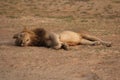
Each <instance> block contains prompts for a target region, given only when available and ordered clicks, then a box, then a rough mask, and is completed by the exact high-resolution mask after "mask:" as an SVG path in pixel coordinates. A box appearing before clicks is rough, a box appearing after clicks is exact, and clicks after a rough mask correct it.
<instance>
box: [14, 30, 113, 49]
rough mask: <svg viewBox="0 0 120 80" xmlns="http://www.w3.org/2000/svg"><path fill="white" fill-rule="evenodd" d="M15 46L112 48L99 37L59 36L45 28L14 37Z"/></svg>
mask: <svg viewBox="0 0 120 80" xmlns="http://www.w3.org/2000/svg"><path fill="white" fill-rule="evenodd" d="M14 38H15V39H16V40H15V44H16V45H18V46H46V47H52V48H55V49H60V48H64V49H68V46H75V45H79V44H84V45H86V44H87V45H98V44H103V45H106V46H111V43H108V42H105V41H103V40H101V39H99V38H97V37H94V36H91V35H88V34H82V33H77V32H73V31H63V32H61V33H59V34H56V33H54V32H49V31H46V30H45V29H43V28H37V29H33V30H28V29H25V30H23V31H22V32H20V33H18V34H16V35H14Z"/></svg>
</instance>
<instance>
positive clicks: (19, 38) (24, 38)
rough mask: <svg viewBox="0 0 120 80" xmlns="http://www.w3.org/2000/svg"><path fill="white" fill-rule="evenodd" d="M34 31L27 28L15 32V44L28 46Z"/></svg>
mask: <svg viewBox="0 0 120 80" xmlns="http://www.w3.org/2000/svg"><path fill="white" fill-rule="evenodd" d="M33 36H34V33H33V32H32V31H30V30H28V29H24V30H23V31H22V32H20V33H17V34H15V35H14V36H13V38H14V39H16V40H15V44H16V45H18V46H29V45H30V44H31V39H32V37H33Z"/></svg>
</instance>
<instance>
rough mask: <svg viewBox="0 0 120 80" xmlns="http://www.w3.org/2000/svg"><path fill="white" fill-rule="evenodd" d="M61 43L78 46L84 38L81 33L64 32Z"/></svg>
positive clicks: (61, 34) (61, 35)
mask: <svg viewBox="0 0 120 80" xmlns="http://www.w3.org/2000/svg"><path fill="white" fill-rule="evenodd" d="M59 36H60V41H61V42H63V43H67V44H68V45H70V46H71V45H73V44H75V45H78V44H79V43H80V41H81V39H82V36H81V35H80V34H79V33H76V32H73V31H63V32H61V33H60V34H59Z"/></svg>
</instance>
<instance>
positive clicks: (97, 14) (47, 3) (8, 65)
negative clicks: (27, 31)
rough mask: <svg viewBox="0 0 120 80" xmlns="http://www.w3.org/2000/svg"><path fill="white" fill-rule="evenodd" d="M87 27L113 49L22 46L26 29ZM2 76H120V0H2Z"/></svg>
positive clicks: (24, 79)
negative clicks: (17, 39)
mask: <svg viewBox="0 0 120 80" xmlns="http://www.w3.org/2000/svg"><path fill="white" fill-rule="evenodd" d="M25 26H27V27H29V28H36V27H43V28H45V29H47V30H50V31H55V32H60V31H63V30H72V31H81V30H82V31H86V32H88V33H91V34H93V35H95V36H98V37H100V38H102V39H104V40H106V41H111V42H112V43H113V45H112V47H104V46H86V45H78V46H74V47H71V49H70V50H69V51H65V50H63V49H60V50H54V49H50V48H45V47H18V46H15V45H14V40H13V39H12V36H13V34H15V33H17V32H20V31H21V30H22V29H23V27H25ZM0 80H120V1H119V0H0Z"/></svg>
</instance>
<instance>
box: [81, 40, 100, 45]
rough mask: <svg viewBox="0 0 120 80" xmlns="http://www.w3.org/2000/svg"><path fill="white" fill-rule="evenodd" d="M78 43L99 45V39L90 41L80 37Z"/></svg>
mask: <svg viewBox="0 0 120 80" xmlns="http://www.w3.org/2000/svg"><path fill="white" fill-rule="evenodd" d="M80 44H82V45H100V41H90V40H86V39H81V41H80Z"/></svg>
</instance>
